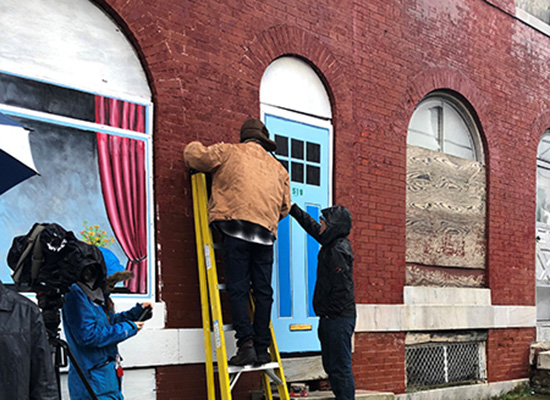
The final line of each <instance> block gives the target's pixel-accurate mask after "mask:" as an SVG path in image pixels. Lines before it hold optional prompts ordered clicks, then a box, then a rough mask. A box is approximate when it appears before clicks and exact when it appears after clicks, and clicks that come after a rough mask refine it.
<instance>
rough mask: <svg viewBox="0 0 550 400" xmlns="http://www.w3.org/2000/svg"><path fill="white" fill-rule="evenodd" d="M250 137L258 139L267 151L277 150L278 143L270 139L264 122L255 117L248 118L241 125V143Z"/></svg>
mask: <svg viewBox="0 0 550 400" xmlns="http://www.w3.org/2000/svg"><path fill="white" fill-rule="evenodd" d="M249 139H254V140H257V141H258V142H260V143H261V145H262V146H263V148H264V149H266V150H267V151H275V150H277V144H276V143H275V142H274V141H273V140H271V139H269V132H268V130H267V128H266V127H265V125H264V124H263V122H262V121H260V120H257V119H255V118H250V119H247V120H246V121H245V122H244V124H243V126H241V143H242V142H244V141H246V140H249Z"/></svg>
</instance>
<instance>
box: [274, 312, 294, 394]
mask: <svg viewBox="0 0 550 400" xmlns="http://www.w3.org/2000/svg"><path fill="white" fill-rule="evenodd" d="M269 330H270V331H271V346H269V350H270V351H271V354H275V358H276V361H277V363H278V364H279V369H277V370H275V375H277V376H278V377H279V379H280V383H279V382H278V383H277V391H278V392H279V397H280V398H281V400H290V395H289V394H288V386H287V384H286V378H285V372H284V370H283V362H282V360H281V354H280V353H279V347H278V346H277V339H275V331H274V330H273V323H272V322H271V321H270V322H269Z"/></svg>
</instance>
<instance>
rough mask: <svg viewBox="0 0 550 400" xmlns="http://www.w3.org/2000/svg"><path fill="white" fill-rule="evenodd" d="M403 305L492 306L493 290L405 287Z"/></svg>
mask: <svg viewBox="0 0 550 400" xmlns="http://www.w3.org/2000/svg"><path fill="white" fill-rule="evenodd" d="M403 303H404V304H407V305H421V304H424V305H426V304H437V305H442V304H447V305H459V304H460V305H491V289H482V288H479V289H477V288H455V287H448V288H445V287H431V286H405V287H404V288H403Z"/></svg>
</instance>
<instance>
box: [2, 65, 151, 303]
mask: <svg viewBox="0 0 550 400" xmlns="http://www.w3.org/2000/svg"><path fill="white" fill-rule="evenodd" d="M0 73H2V74H5V75H11V76H14V77H17V78H22V79H28V80H32V81H36V82H40V83H44V84H48V85H52V86H57V87H61V88H67V89H71V90H75V91H78V92H81V93H86V94H91V95H98V96H103V97H108V98H112V99H116V100H120V101H126V102H131V103H134V104H138V105H142V106H144V108H145V132H144V133H141V132H136V131H131V130H127V129H122V128H117V127H112V126H108V125H104V124H98V123H95V122H89V121H84V120H80V119H77V118H72V117H65V116H61V115H57V114H51V113H48V112H44V111H36V110H32V109H29V108H24V107H19V106H11V105H8V104H4V103H0V112H2V113H4V114H5V115H7V116H14V117H20V118H25V119H29V120H35V121H39V122H43V123H47V124H51V125H57V126H61V127H67V128H74V129H78V130H82V131H87V132H91V133H96V132H102V133H107V134H110V135H116V136H119V137H128V138H131V139H137V140H141V141H143V142H144V143H145V179H146V180H147V182H146V199H147V232H148V234H147V241H148V243H147V252H148V263H147V291H146V293H121V292H114V293H113V294H112V295H111V297H113V298H114V299H116V300H117V301H116V303H117V304H119V303H123V304H125V303H126V301H125V300H127V301H129V302H130V304H134V303H135V301H136V300H138V301H146V300H150V301H155V299H156V296H157V276H156V269H155V265H156V252H155V243H156V241H155V225H154V221H155V218H154V208H155V207H154V204H155V203H154V192H153V187H154V185H153V180H154V175H153V144H154V143H153V103H152V102H151V101H147V100H145V99H143V98H138V97H135V96H130V95H120V94H113V93H109V92H96V91H90V90H87V89H83V88H78V87H73V86H70V85H65V84H62V83H58V82H53V81H49V80H46V79H40V78H36V77H34V76H30V75H23V74H14V73H13V72H11V71H5V70H0ZM29 228H30V227H29ZM6 268H7V266H6ZM7 284H8V285H10V283H7ZM29 297H34V295H32V294H30V293H29ZM118 300H121V301H118Z"/></svg>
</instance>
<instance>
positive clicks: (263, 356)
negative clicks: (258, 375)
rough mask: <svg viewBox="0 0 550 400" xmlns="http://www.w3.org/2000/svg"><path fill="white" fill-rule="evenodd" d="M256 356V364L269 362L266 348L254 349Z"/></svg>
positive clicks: (269, 357)
mask: <svg viewBox="0 0 550 400" xmlns="http://www.w3.org/2000/svg"><path fill="white" fill-rule="evenodd" d="M256 358H257V359H258V361H257V362H256V364H258V365H261V364H267V363H270V362H271V355H270V354H269V353H268V352H267V349H263V350H258V349H256Z"/></svg>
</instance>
